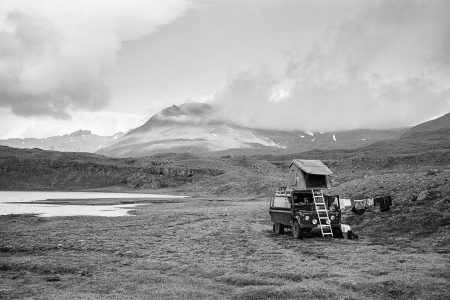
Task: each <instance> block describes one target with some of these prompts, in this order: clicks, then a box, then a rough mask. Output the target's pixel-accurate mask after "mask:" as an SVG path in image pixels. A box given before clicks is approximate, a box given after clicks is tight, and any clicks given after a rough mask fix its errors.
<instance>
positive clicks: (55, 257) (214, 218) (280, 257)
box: [0, 199, 450, 299]
mask: <svg viewBox="0 0 450 300" xmlns="http://www.w3.org/2000/svg"><path fill="white" fill-rule="evenodd" d="M134 214H135V215H134V216H130V217H116V218H105V217H53V218H39V217H36V216H24V215H16V216H0V299H12V298H36V299H48V298H52V299H80V298H92V299H100V298H112V299H124V298H130V299H131V298H132V299H136V298H138V299H139V298H146V299H148V298H154V299H155V298H158V299H159V298H162V299H169V298H170V299H173V298H185V299H192V298H203V299H204V298H213V299H220V298H225V299H229V298H236V299H263V298H282V299H284V298H294V299H307V298H312V299H316V298H331V299H364V298H379V299H386V298H403V299H406V298H408V299H410V298H417V299H424V298H432V299H448V298H449V297H450V280H449V279H450V267H449V266H450V265H449V257H450V255H449V253H448V251H436V250H435V249H434V248H433V247H429V245H428V244H427V243H410V244H408V245H409V246H407V247H405V243H404V241H405V240H408V239H414V238H415V237H414V236H411V235H408V234H404V235H399V236H398V238H399V240H398V241H399V242H398V243H396V242H395V240H394V241H390V242H389V243H385V240H384V239H382V238H380V235H379V234H377V232H373V233H370V232H365V233H364V235H361V236H360V239H359V240H343V239H334V240H331V239H326V240H324V239H322V238H321V237H317V236H312V237H306V238H304V239H303V240H294V239H293V238H292V237H291V235H290V234H289V232H288V233H286V234H284V235H281V236H276V235H274V234H273V233H272V226H271V223H270V219H269V215H268V199H258V200H252V201H248V200H236V199H235V200H229V199H228V200H227V199H224V200H220V201H219V200H208V199H184V200H181V201H180V200H177V201H173V202H171V201H168V202H161V201H155V202H153V203H152V202H150V203H147V204H145V205H142V206H139V207H138V208H137V209H136V211H135V212H134ZM378 217H379V218H383V215H379V216H378ZM393 230H394V231H395V229H393ZM357 233H359V232H358V231H357ZM402 241H403V242H402Z"/></svg>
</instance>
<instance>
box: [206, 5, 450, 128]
mask: <svg viewBox="0 0 450 300" xmlns="http://www.w3.org/2000/svg"><path fill="white" fill-rule="evenodd" d="M449 12H450V3H449V2H448V1H434V2H428V1H395V2H394V3H393V2H392V1H373V2H364V1H363V2H361V1H358V2H352V6H351V9H350V10H349V11H348V12H346V13H345V14H344V13H343V10H340V11H337V12H336V14H333V13H330V14H329V16H328V17H329V20H328V22H329V24H328V25H327V26H322V27H323V30H319V29H316V30H315V35H314V36H313V35H311V34H308V38H309V39H310V40H309V41H308V42H307V43H306V42H304V39H303V43H302V47H298V48H296V49H295V50H294V51H291V52H289V54H288V55H287V56H286V64H285V66H284V72H281V75H280V72H270V71H267V70H266V71H264V72H261V73H254V72H253V73H250V72H242V73H241V74H239V75H238V76H237V77H236V78H234V79H233V80H231V81H230V82H228V84H227V85H226V86H225V87H224V88H223V89H221V90H220V91H218V92H217V93H216V95H215V96H214V97H213V99H212V101H211V103H213V104H214V105H217V106H219V107H220V108H221V111H222V118H225V119H227V120H231V121H233V122H238V123H239V124H242V125H245V126H250V127H258V128H281V129H304V130H320V131H321V130H326V131H329V130H344V129H353V128H361V127H365V128H392V127H400V126H408V125H412V124H416V123H418V122H420V121H423V120H426V119H429V118H431V117H434V116H436V115H440V114H444V113H446V112H448V111H450V69H449V64H448V62H449V60H450V58H449V57H450V52H448V51H445V50H448V49H449V37H448V33H449V31H450V23H449V22H448V20H449V19H450V13H449ZM312 26H314V24H312ZM318 28H319V27H318Z"/></svg>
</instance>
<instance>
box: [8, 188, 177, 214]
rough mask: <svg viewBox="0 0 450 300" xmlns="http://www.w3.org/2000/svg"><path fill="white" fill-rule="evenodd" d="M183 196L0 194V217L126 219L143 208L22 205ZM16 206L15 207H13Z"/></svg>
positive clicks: (129, 206) (129, 205) (131, 205)
mask: <svg viewBox="0 0 450 300" xmlns="http://www.w3.org/2000/svg"><path fill="white" fill-rule="evenodd" d="M183 197H184V196H170V195H154V194H129V193H96V192H21V191H13V192H11V191H7V192H6V191H0V215H8V214H39V215H40V216H42V217H54V216H105V217H119V216H126V215H128V213H129V212H130V211H131V210H132V209H133V208H135V207H136V206H137V205H140V204H121V205H55V204H33V203H20V202H32V201H38V200H47V199H124V200H126V199H155V198H158V199H174V198H183ZM14 202H15V203H14Z"/></svg>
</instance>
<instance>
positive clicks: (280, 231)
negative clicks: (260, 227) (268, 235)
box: [273, 223, 284, 234]
mask: <svg viewBox="0 0 450 300" xmlns="http://www.w3.org/2000/svg"><path fill="white" fill-rule="evenodd" d="M273 231H274V232H275V234H283V232H284V226H283V224H280V223H275V224H273Z"/></svg>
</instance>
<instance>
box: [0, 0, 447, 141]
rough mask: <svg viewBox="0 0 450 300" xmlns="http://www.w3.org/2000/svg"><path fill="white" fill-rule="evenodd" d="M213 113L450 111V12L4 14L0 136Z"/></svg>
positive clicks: (398, 123) (60, 7)
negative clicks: (187, 105) (192, 105)
mask: <svg viewBox="0 0 450 300" xmlns="http://www.w3.org/2000/svg"><path fill="white" fill-rule="evenodd" d="M184 102H208V103H211V104H212V105H216V106H217V107H220V109H221V114H222V115H223V117H224V118H226V119H229V120H231V121H234V122H237V123H239V124H241V125H246V126H250V127H260V128H278V129H304V130H321V131H332V130H343V129H353V128H393V127H402V126H408V125H414V124H417V123H419V122H422V121H424V120H428V119H430V118H433V117H436V116H439V115H442V114H444V113H447V112H449V111H450V1H445V0H442V1H439V0H436V1H434V0H433V1H430V0H424V1H413V0H408V1H400V0H397V1H389V0H386V1H359V0H358V1H334V0H333V1H320V0H312V1H300V0H292V1H290V0H252V1H250V0H248V1H245V0H236V1H234V0H209V1H201V0H164V1H150V0H142V1H140V0H126V1H125V0H122V1H112V0H105V1H96V0H52V1H46V0H39V1H33V0H29V1H19V0H11V1H9V0H2V1H1V2H0V138H6V137H43V136H49V135H57V134H64V133H70V132H71V131H75V130H77V129H91V130H92V131H93V132H94V133H98V134H113V133H115V132H117V131H126V130H128V129H130V128H133V127H136V126H138V125H140V124H142V123H143V122H145V120H146V119H147V118H148V117H149V116H151V115H152V114H154V113H157V112H158V111H159V110H161V109H163V108H164V107H167V106H170V105H172V104H181V103H184Z"/></svg>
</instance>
